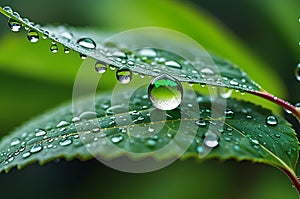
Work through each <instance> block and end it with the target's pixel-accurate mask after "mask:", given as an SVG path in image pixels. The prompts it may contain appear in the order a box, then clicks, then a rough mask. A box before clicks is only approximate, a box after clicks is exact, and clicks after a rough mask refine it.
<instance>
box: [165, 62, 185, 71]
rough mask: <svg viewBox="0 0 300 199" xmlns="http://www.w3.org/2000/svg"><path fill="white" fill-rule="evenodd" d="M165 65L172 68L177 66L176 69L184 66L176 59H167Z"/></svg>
mask: <svg viewBox="0 0 300 199" xmlns="http://www.w3.org/2000/svg"><path fill="white" fill-rule="evenodd" d="M165 65H166V66H169V67H171V68H176V69H181V68H182V66H181V65H180V64H179V63H178V62H176V61H166V62H165Z"/></svg>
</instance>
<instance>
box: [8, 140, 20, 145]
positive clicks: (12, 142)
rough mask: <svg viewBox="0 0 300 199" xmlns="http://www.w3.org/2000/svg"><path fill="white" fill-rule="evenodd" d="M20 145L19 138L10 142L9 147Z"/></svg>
mask: <svg viewBox="0 0 300 199" xmlns="http://www.w3.org/2000/svg"><path fill="white" fill-rule="evenodd" d="M20 143H21V140H20V138H13V139H12V140H11V142H10V146H17V145H19V144H20Z"/></svg>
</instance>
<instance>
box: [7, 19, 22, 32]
mask: <svg viewBox="0 0 300 199" xmlns="http://www.w3.org/2000/svg"><path fill="white" fill-rule="evenodd" d="M8 26H9V28H10V29H11V30H12V31H13V32H19V31H20V30H21V28H22V24H21V23H20V22H18V21H16V20H14V19H11V18H10V19H9V20H8Z"/></svg>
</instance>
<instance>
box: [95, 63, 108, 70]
mask: <svg viewBox="0 0 300 199" xmlns="http://www.w3.org/2000/svg"><path fill="white" fill-rule="evenodd" d="M106 70H107V64H106V63H104V62H102V61H97V62H96V63H95V71H96V72H97V73H105V71H106Z"/></svg>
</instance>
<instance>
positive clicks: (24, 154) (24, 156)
mask: <svg viewBox="0 0 300 199" xmlns="http://www.w3.org/2000/svg"><path fill="white" fill-rule="evenodd" d="M30 155H31V153H30V152H29V151H28V152H25V153H23V155H22V158H24V159H26V158H28V157H29V156H30Z"/></svg>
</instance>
